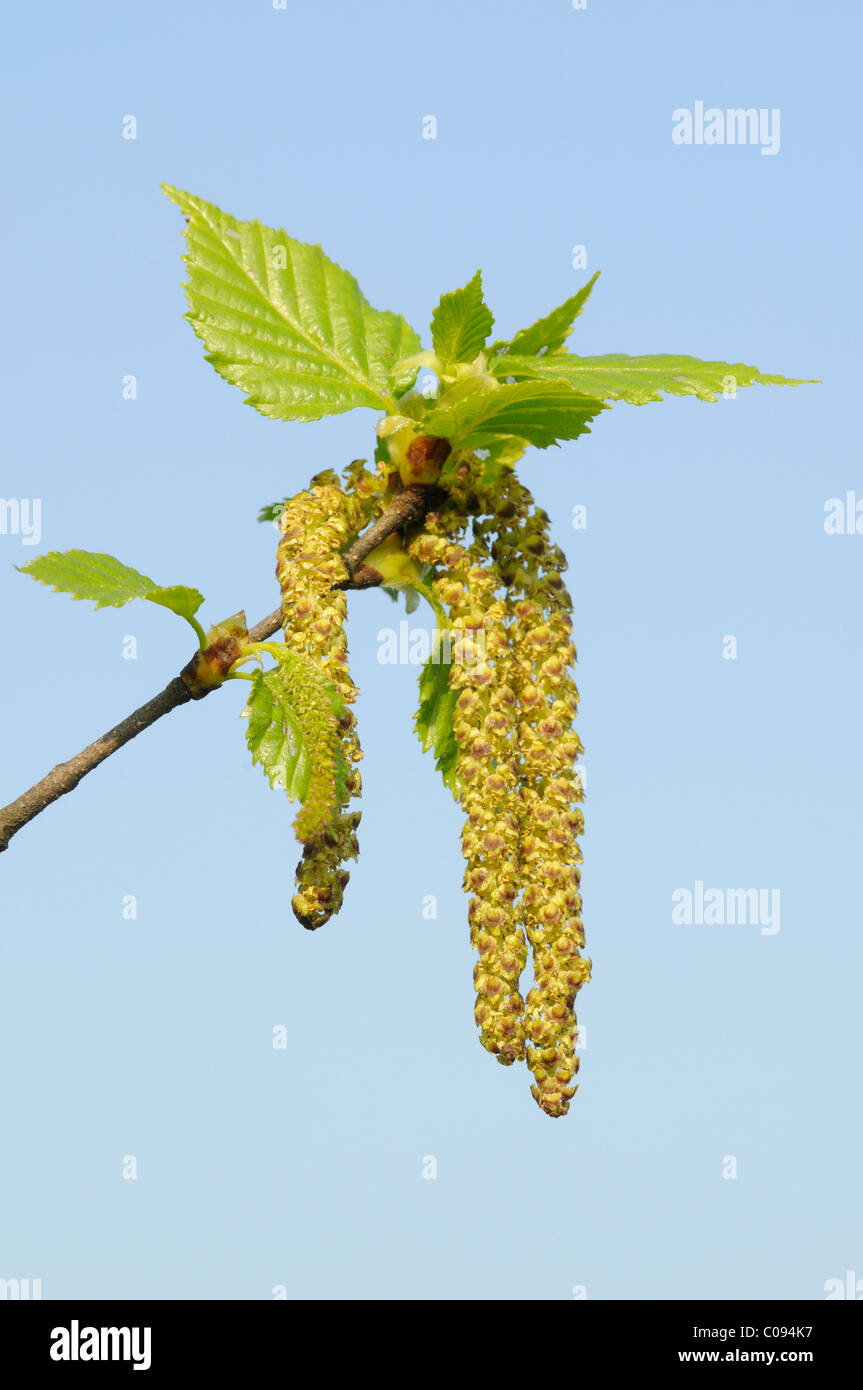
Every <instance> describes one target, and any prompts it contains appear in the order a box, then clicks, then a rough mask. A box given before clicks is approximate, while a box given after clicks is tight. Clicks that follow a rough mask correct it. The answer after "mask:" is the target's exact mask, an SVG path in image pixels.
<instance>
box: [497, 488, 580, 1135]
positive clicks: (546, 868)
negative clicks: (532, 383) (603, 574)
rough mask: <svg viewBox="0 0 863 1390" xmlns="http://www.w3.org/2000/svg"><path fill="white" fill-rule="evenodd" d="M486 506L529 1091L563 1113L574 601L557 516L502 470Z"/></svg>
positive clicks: (574, 751)
mask: <svg viewBox="0 0 863 1390" xmlns="http://www.w3.org/2000/svg"><path fill="white" fill-rule="evenodd" d="M487 505H488V507H489V509H490V510H491V509H492V508H494V510H495V511H496V516H495V517H494V518H493V519H492V521H491V522H490V523H486V524H484V526H483V527H481V528H480V530H481V531H482V530H485V531H488V530H494V531H496V533H497V538H496V540H495V542H494V544H493V545H492V546H491V553H492V555H493V556H494V557H495V560H496V563H497V564H498V566H499V568H500V571H501V573H502V575H503V577H504V579H505V582H506V583H507V586H508V598H507V613H508V617H509V623H510V633H511V639H512V649H513V654H514V658H515V677H514V686H515V691H516V696H517V700H518V721H517V737H518V745H519V751H520V758H521V761H520V781H521V795H522V804H523V819H522V829H521V837H520V846H519V848H520V860H521V874H522V884H523V887H522V895H521V900H520V909H521V918H522V922H523V924H524V929H525V931H526V933H527V937H528V940H529V941H530V943H531V948H532V951H533V964H534V984H533V988H532V989H531V990H530V991H529V993H528V996H527V1001H526V1007H525V1032H526V1036H527V1061H528V1066H529V1067H530V1069H531V1071H532V1072H533V1076H534V1084H533V1085H532V1087H531V1091H532V1094H533V1097H534V1099H535V1100H536V1102H537V1104H538V1105H539V1106H540V1107H541V1108H542V1109H543V1110H544V1111H545V1112H546V1114H548V1115H551V1116H559V1115H565V1114H566V1112H567V1110H568V1109H569V1102H570V1100H571V1099H572V1096H573V1095H574V1094H575V1090H576V1089H577V1088H576V1087H574V1086H572V1085H570V1083H571V1081H572V1079H573V1077H574V1075H575V1073H576V1072H577V1071H578V1065H579V1059H578V1056H577V1053H576V1043H577V1038H578V1025H577V1022H576V1016H575V1011H574V1000H575V995H576V993H577V991H578V990H579V989H580V987H581V985H582V984H584V983H585V981H587V980H588V979H589V978H590V961H589V960H587V959H585V958H584V957H582V955H581V948H582V947H583V946H584V929H583V926H582V921H581V896H580V894H579V886H580V870H579V864H580V863H581V852H580V850H579V847H578V844H577V836H578V835H580V834H581V832H582V831H583V828H584V821H583V815H582V811H581V807H580V805H579V803H580V802H581V800H582V797H583V793H582V788H581V782H580V779H579V778H578V776H577V773H576V768H575V760H576V759H577V757H578V755H579V754H580V753H581V752H582V751H583V750H582V746H581V742H580V740H579V738H578V735H577V734H576V733H575V732H574V729H573V727H572V726H573V721H574V719H575V715H576V712H577V709H578V690H577V688H576V685H575V682H574V680H573V678H572V675H571V671H570V667H571V665H572V663H573V662H574V660H575V649H574V647H573V645H572V622H571V618H570V609H571V606H572V605H571V600H570V598H569V595H568V593H567V591H566V587H565V585H564V582H563V579H562V573H563V571H564V569H565V568H566V560H565V558H564V556H563V553H562V552H561V550H560V549H559V547H558V546H556V545H555V544H554V543H553V542H552V541H551V540H550V538H549V519H548V516H547V514H546V513H545V512H543V511H541V510H540V509H537V508H536V507H535V506H534V503H533V499H532V497H531V495H530V493H529V492H528V491H527V489H526V488H524V487H522V486H521V484H520V483H518V481H517V480H516V478H515V477H514V475H513V474H511V473H510V474H504V477H503V479H502V480H501V481H500V483H499V484H498V485H497V487H496V489H495V492H494V496H493V498H489V499H488V502H487Z"/></svg>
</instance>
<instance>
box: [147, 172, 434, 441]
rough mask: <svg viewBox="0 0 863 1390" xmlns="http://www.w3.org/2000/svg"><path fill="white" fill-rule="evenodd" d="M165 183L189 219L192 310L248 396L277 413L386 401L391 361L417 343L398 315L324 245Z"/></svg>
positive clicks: (296, 416)
mask: <svg viewBox="0 0 863 1390" xmlns="http://www.w3.org/2000/svg"><path fill="white" fill-rule="evenodd" d="M163 188H164V191H165V193H166V194H167V195H168V197H169V198H171V199H172V200H173V201H174V202H175V203H177V205H178V206H179V207H180V208H181V209H182V211H183V212H184V214H185V216H186V220H187V224H188V225H187V227H186V237H187V239H188V243H189V252H188V254H187V255H186V256H185V258H184V259H185V261H186V265H187V267H188V270H189V278H188V281H187V283H186V295H187V298H188V301H189V312H188V314H187V315H186V317H187V318H188V319H189V321H190V323H191V324H192V327H193V328H194V330H195V332H196V333H197V335H198V337H199V338H201V339H202V340H203V342H204V344H205V345H206V347H207V349H208V353H207V361H208V362H211V363H212V365H213V366H214V367H215V369H216V371H217V372H219V374H220V375H221V376H223V377H224V378H225V379H226V381H230V382H231V383H232V384H233V385H234V386H239V387H240V389H241V390H243V391H245V392H246V401H247V404H249V405H253V406H254V407H255V408H256V409H257V410H259V411H260V412H261V414H262V415H267V416H269V417H270V418H271V419H279V420H319V419H321V417H322V416H324V415H336V414H338V413H339V412H341V411H344V410H352V409H354V407H355V406H370V407H372V408H373V409H375V410H380V409H386V408H387V404H388V402H389V400H390V392H391V391H392V389H393V383H392V380H391V379H390V377H389V375H388V373H389V369H390V368H391V367H392V366H394V364H395V363H396V362H398V361H400V360H401V359H402V358H404V357H409V356H410V355H411V354H412V353H415V352H417V351H418V350H419V346H420V341H419V338H418V336H417V334H416V333H415V332H414V330H413V329H412V328H411V327H410V326H409V325H408V324H407V323H405V321H404V319H403V318H402V317H401V316H400V315H397V314H391V313H386V312H380V311H379V310H377V309H373V308H372V307H371V305H370V304H369V303H368V301H367V300H366V299H365V298H364V296H363V294H362V292H361V290H360V288H359V285H358V284H357V282H356V280H355V279H354V277H353V276H352V275H350V274H348V272H347V271H346V270H343V269H342V268H341V266H338V265H336V263H335V262H334V261H331V260H330V259H329V258H328V257H327V256H325V255H324V252H323V251H322V250H321V248H320V246H311V245H308V244H307V243H306V242H302V241H295V240H294V239H293V238H292V237H289V236H288V235H287V234H286V233H285V232H283V231H275V230H273V229H272V228H271V227H264V226H262V225H261V223H260V222H240V221H238V220H237V219H236V218H234V217H231V216H229V215H228V214H227V213H224V212H222V211H220V209H219V208H217V207H215V206H214V204H212V203H207V202H205V201H204V200H203V199H202V198H195V197H193V195H192V194H190V193H184V192H182V191H181V190H180V189H177V188H171V187H169V186H168V185H167V184H164V185H163ZM413 375H414V373H412V374H411V375H410V378H409V379H406V384H410V381H411V380H412V379H413ZM399 385H400V383H399V382H396V388H398V387H399Z"/></svg>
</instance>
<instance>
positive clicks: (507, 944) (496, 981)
mask: <svg viewBox="0 0 863 1390" xmlns="http://www.w3.org/2000/svg"><path fill="white" fill-rule="evenodd" d="M461 529H462V528H461V527H459V531H460V530H461ZM457 534H458V532H457ZM410 553H411V555H412V556H413V558H414V559H416V560H418V561H420V562H421V563H422V564H432V565H435V566H437V567H440V569H441V570H442V572H441V573H439V574H438V577H437V578H435V579H434V580H433V583H432V588H433V591H434V594H435V597H436V598H437V599H438V601H439V602H440V603H441V605H442V606H443V607H444V609H445V611H447V612H448V614H449V621H450V640H451V642H452V648H451V655H452V666H451V668H450V685H451V687H452V689H453V690H456V691H458V699H457V702H456V707H455V714H454V721H453V726H454V733H455V738H456V743H457V745H458V750H459V754H458V761H457V764H456V776H457V778H458V782H459V798H460V801H461V804H462V807H463V809H464V811H465V814H466V820H465V825H464V830H463V833H462V853H463V855H464V858H465V859H466V861H467V867H466V870H465V878H464V888H465V891H466V892H468V893H470V895H471V897H470V903H469V908H468V920H469V922H470V932H471V943H472V945H473V947H474V949H475V951H476V952H477V954H478V956H479V960H478V962H477V964H476V966H475V968H474V989H475V991H476V995H477V1000H476V1008H475V1018H476V1022H477V1025H478V1026H479V1029H480V1041H481V1042H482V1045H483V1047H485V1048H487V1050H488V1051H489V1052H491V1053H493V1054H494V1056H496V1057H497V1060H498V1061H499V1062H501V1063H503V1064H504V1065H506V1066H508V1065H510V1064H511V1063H512V1062H515V1061H520V1060H523V1059H524V1055H525V1043H524V1022H523V1014H524V1000H523V998H522V996H521V994H520V993H519V977H520V975H521V972H522V970H523V969H524V966H525V962H526V959H527V944H526V942H525V938H524V933H523V932H522V931H521V929H520V927H519V924H518V919H517V916H516V912H515V909H514V906H513V904H514V902H515V900H516V898H517V897H518V891H519V871H518V850H519V816H518V809H517V803H518V797H519V793H518V778H517V771H516V761H515V742H514V737H515V704H516V697H515V692H514V689H513V674H514V671H513V667H514V663H513V656H512V651H511V649H510V644H509V635H508V632H507V629H506V627H505V625H504V623H503V605H502V603H501V602H500V600H499V599H498V598H497V597H496V590H497V589H498V588H499V586H500V577H499V576H498V575H497V574H496V572H495V569H494V566H493V565H489V564H488V563H483V564H480V563H477V561H478V560H479V559H480V556H479V553H478V551H475V550H474V551H473V553H472V550H471V549H469V548H465V547H464V546H462V545H457V544H455V543H454V541H453V540H452V539H451V538H450V539H448V538H447V537H445V536H442V535H440V536H433V535H429V534H425V535H423V536H421V537H419V538H418V539H417V540H416V541H414V542H413V543H412V545H411V546H410Z"/></svg>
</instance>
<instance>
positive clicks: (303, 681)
mask: <svg viewBox="0 0 863 1390" xmlns="http://www.w3.org/2000/svg"><path fill="white" fill-rule="evenodd" d="M266 650H267V651H268V652H271V653H272V654H273V655H274V656H275V657H276V661H277V664H276V666H275V667H273V668H272V669H271V670H269V671H256V672H255V673H254V677H253V680H252V688H251V693H250V695H249V698H248V701H247V703H246V707H245V709H244V710H243V714H244V715H245V716H247V717H248V721H249V722H248V725H247V728H246V742H247V744H248V746H249V751H250V752H251V754H252V762H253V763H260V764H261V766H262V768H263V770H264V773H265V775H266V777H267V780H268V781H269V783H270V786H271V787H281V788H282V789H283V790H284V791H285V792H286V793H287V796H288V798H289V800H291V801H300V802H301V803H302V809H301V810H300V813H299V815H298V816H297V818H296V820H295V821H294V829H295V831H296V834H297V838H298V839H299V840H300V841H302V843H304V844H306V843H308V841H309V840H310V839H313V838H314V836H315V835H317V834H319V833H320V831H321V830H323V829H324V827H325V826H326V825H327V824H328V823H329V822H330V821H331V820H332V818H333V816H334V815H335V814H336V813H337V812H338V810H339V808H340V807H341V806H342V805H343V803H344V801H345V796H346V792H345V783H346V779H347V775H348V765H347V762H346V761H345V757H344V754H343V753H342V749H341V738H340V734H339V720H340V719H341V717H342V715H343V714H344V709H345V706H344V703H343V701H342V700H341V699H340V697H339V695H338V694H337V692H336V690H335V688H334V686H333V685H332V684H331V683H330V681H328V680H327V679H326V677H325V676H324V675H323V674H322V673H321V672H320V671H319V670H318V669H317V667H316V666H314V665H313V663H312V662H311V661H308V660H306V659H305V658H304V657H301V656H299V655H298V654H297V653H296V652H292V651H290V650H289V649H288V648H287V647H286V648H284V649H282V648H278V649H274V644H272V643H267V644H266Z"/></svg>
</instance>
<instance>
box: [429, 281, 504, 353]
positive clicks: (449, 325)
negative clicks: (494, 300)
mask: <svg viewBox="0 0 863 1390" xmlns="http://www.w3.org/2000/svg"><path fill="white" fill-rule="evenodd" d="M493 323H494V315H493V314H492V312H491V310H490V309H489V307H488V305H487V304H486V302H485V300H484V299H483V295H482V272H481V271H479V270H478V271H477V273H476V275H475V276H474V277H473V279H472V280H469V281H468V283H467V284H466V285H465V287H464V289H461V290H453V292H452V293H451V294H445V295H442V296H441V301H440V304H438V306H437V308H436V309H435V311H434V314H433V315H432V321H431V331H432V343H433V344H434V350H435V353H436V354H437V356H438V357H439V358H440V360H441V362H443V363H446V364H450V363H454V362H472V361H473V359H474V358H475V357H476V355H477V353H478V352H480V351H481V349H482V347H483V344H484V343H485V340H486V338H487V337H488V335H489V333H490V332H491V327H492V324H493Z"/></svg>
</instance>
